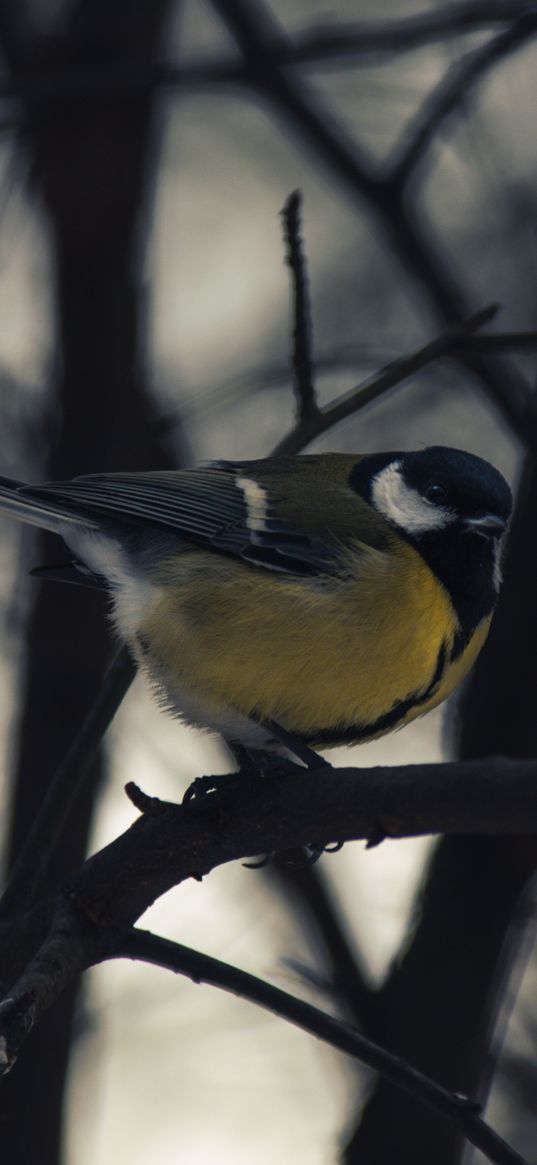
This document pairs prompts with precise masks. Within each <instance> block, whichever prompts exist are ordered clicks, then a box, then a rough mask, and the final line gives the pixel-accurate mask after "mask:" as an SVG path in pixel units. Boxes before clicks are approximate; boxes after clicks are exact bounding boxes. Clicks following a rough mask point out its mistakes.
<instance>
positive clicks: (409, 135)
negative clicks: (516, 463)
mask: <svg viewBox="0 0 537 1165" xmlns="http://www.w3.org/2000/svg"><path fill="white" fill-rule="evenodd" d="M536 33H537V11H536V10H535V8H534V7H533V8H532V9H530V10H529V11H526V12H523V13H522V14H521V15H520V16H519V17H518V18H517V19H516V20H514V21H513V23H512V24H511V25H509V27H508V28H506V29H504V31H503V32H500V33H499V35H498V36H495V37H492V38H491V40H489V41H487V43H486V44H485V45H480V47H479V48H478V49H474V50H472V52H469V53H467V54H465V56H463V57H462V58H461V59H460V60H458V61H455V62H454V64H453V65H451V67H450V68H449V69H448V70H447V73H446V74H445V76H444V77H443V78H442V80H441V81H440V83H439V84H438V85H437V87H436V88H435V89H433V91H432V93H429V95H428V96H427V97H426V98H425V100H424V102H423V104H422V106H421V108H420V109H419V110H418V112H417V114H416V116H415V117H414V119H413V120H412V121H411V123H410V125H409V126H408V128H407V129H406V130H405V132H404V134H403V140H402V141H401V140H400V141H399V142H398V144H397V152H396V155H395V157H393V158H392V159H391V161H389V162H388V163H387V165H386V171H385V173H386V178H387V180H389V181H391V182H393V183H394V184H395V185H396V186H399V187H403V186H404V185H405V184H406V183H407V181H408V179H409V177H410V175H411V174H414V173H415V170H416V167H417V165H418V163H419V162H420V161H421V160H422V159H423V157H424V154H425V152H426V150H427V149H428V148H429V146H430V145H431V144H432V142H433V141H435V140H437V135H438V130H439V128H440V126H441V124H442V122H443V121H445V119H446V118H447V117H449V115H450V114H451V113H453V111H454V110H455V109H457V108H458V107H459V106H460V105H461V102H462V101H465V100H466V99H467V98H468V97H469V96H470V93H471V91H472V89H473V88H474V86H475V85H476V84H477V82H478V81H480V80H481V79H482V78H483V77H484V75H485V73H486V72H487V71H488V70H489V69H491V68H492V67H493V66H494V65H495V64H496V63H497V61H499V60H501V59H502V57H505V56H506V55H507V54H508V53H511V52H513V50H514V49H517V48H520V47H522V46H523V45H524V44H525V43H526V42H527V40H528V39H529V38H530V37H531V36H534V35H535V34H536Z"/></svg>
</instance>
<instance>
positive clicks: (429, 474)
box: [351, 445, 512, 541]
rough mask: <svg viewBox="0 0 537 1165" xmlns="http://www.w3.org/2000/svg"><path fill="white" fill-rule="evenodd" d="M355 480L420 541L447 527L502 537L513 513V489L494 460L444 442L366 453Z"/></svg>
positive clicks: (391, 518)
mask: <svg viewBox="0 0 537 1165" xmlns="http://www.w3.org/2000/svg"><path fill="white" fill-rule="evenodd" d="M351 485H352V486H353V488H354V489H356V490H357V492H358V493H360V494H362V496H363V497H365V498H366V500H367V501H368V502H369V503H370V505H372V506H373V508H374V509H376V510H378V512H379V513H381V514H382V516H383V517H384V518H386V520H387V521H388V522H390V523H391V524H392V525H394V526H397V527H398V528H399V529H400V530H402V531H403V532H404V533H405V534H406V535H408V536H409V537H410V538H412V539H415V540H416V541H419V540H420V539H421V538H424V537H427V536H430V535H432V534H434V533H437V534H440V533H441V532H442V531H448V530H449V531H450V532H453V533H454V532H455V531H457V532H459V533H461V532H463V531H464V532H465V533H474V534H478V535H480V536H481V537H484V538H493V539H494V538H499V537H501V535H502V534H503V533H504V532H505V530H506V527H507V522H508V519H509V515H510V513H511V505H512V499H511V490H510V489H509V486H508V485H507V482H506V481H505V478H503V477H502V475H501V473H499V472H498V470H497V469H495V468H494V466H493V465H490V464H489V462H488V461H484V460H483V458H482V457H476V456H475V455H474V454H473V453H465V452H463V451H462V450H461V449H449V448H447V447H445V446H442V445H433V446H431V447H430V448H429V449H423V450H420V451H418V452H413V453H382V454H373V455H372V456H371V457H365V458H364V459H363V460H362V461H361V462H359V464H358V465H357V466H356V468H355V470H354V471H353V474H352V477H351Z"/></svg>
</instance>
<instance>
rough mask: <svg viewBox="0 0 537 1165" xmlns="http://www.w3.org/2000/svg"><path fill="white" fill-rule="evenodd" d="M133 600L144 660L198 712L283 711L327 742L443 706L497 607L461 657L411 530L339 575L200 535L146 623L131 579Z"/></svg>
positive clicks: (176, 561) (439, 591)
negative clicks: (251, 557) (236, 549)
mask: <svg viewBox="0 0 537 1165" xmlns="http://www.w3.org/2000/svg"><path fill="white" fill-rule="evenodd" d="M200 584H203V585H200ZM122 606H124V608H125V614H126V616H127V617H128V620H129V622H130V629H129V632H128V633H127V638H128V639H129V640H130V641H131V643H132V644H133V646H134V647H135V650H136V652H137V655H138V658H139V660H140V662H141V663H142V664H143V665H145V667H146V669H147V671H148V672H149V673H150V675H151V676H152V677H153V679H155V678H157V681H158V683H159V685H160V686H161V688H162V692H163V694H164V698H165V700H166V702H167V703H168V704H169V705H170V706H171V707H173V708H174V709H175V710H176V711H177V712H178V713H179V714H181V715H182V716H183V717H184V718H185V719H187V720H189V721H190V722H192V723H199V724H200V725H202V726H203V725H206V724H207V723H209V724H210V725H212V726H213V727H214V728H215V729H217V730H219V731H222V730H224V731H227V732H228V734H230V733H231V734H233V718H234V716H238V717H239V719H240V720H241V728H244V724H243V723H242V722H243V720H244V719H245V718H253V720H254V721H255V720H259V721H267V720H275V721H276V722H277V723H279V724H281V725H282V726H283V727H285V728H288V729H289V730H290V731H292V732H294V733H297V734H299V735H300V736H302V737H303V738H305V739H307V740H310V741H312V742H313V743H323V742H325V743H327V744H329V743H337V742H339V741H341V742H343V741H345V740H346V741H351V740H360V739H362V740H363V739H371V738H373V737H375V736H380V735H382V733H384V732H386V731H389V730H390V729H393V728H394V727H397V726H398V725H401V724H404V723H406V722H408V721H409V720H411V719H413V718H414V717H415V716H418V715H421V714H422V713H424V712H426V711H429V709H430V708H432V707H434V706H436V704H438V703H439V702H440V701H441V700H443V699H444V698H445V697H446V696H447V695H448V694H449V693H450V692H451V690H452V689H453V688H454V687H455V686H456V684H457V683H458V682H459V681H460V679H461V678H462V677H463V676H464V675H465V674H466V671H467V670H468V669H469V667H470V666H471V663H473V660H474V658H475V657H476V656H477V654H478V652H479V650H480V647H481V645H482V643H483V641H484V639H485V637H486V634H487V630H488V622H489V621H490V620H484V621H483V623H482V624H481V625H480V627H479V628H478V629H477V631H476V632H475V634H474V635H473V637H472V638H471V640H470V642H469V643H468V645H467V646H466V649H465V650H464V651H463V652H462V653H460V654H459V656H458V658H457V659H456V660H455V661H454V662H453V661H452V660H451V653H452V649H453V645H454V642H455V638H456V635H457V631H458V630H459V627H458V621H457V617H456V614H455V611H454V609H453V606H452V603H451V601H450V599H449V596H448V594H447V592H446V591H445V589H444V588H443V587H442V585H441V584H440V583H439V582H438V580H437V579H436V578H435V576H434V575H433V573H432V571H431V570H430V568H429V567H428V566H427V565H426V563H425V562H424V560H423V559H422V557H421V555H420V554H419V553H418V552H417V551H416V550H415V549H414V548H413V547H412V546H411V545H410V544H407V543H399V547H398V553H397V555H393V554H389V553H383V552H382V551H378V550H373V549H370V548H364V547H361V548H360V553H359V554H356V553H349V554H348V556H347V570H345V569H343V570H342V572H341V574H340V577H339V578H338V579H334V578H333V577H330V578H329V579H327V580H326V581H325V582H323V580H322V577H321V578H316V579H315V580H307V581H306V580H304V579H295V578H293V577H292V576H282V577H278V578H275V577H274V575H270V576H269V575H268V574H265V572H260V571H258V570H256V568H255V567H254V568H252V567H249V566H245V565H244V564H243V563H240V562H234V561H232V560H229V559H227V560H225V561H224V560H221V559H219V558H217V557H216V556H215V555H211V556H210V557H209V556H208V555H207V554H206V553H204V552H203V551H198V550H196V549H193V550H191V551H190V552H189V553H186V554H181V555H180V556H175V557H174V558H173V559H170V560H169V561H168V562H167V563H165V564H164V566H163V568H162V570H161V572H160V580H159V581H158V583H157V582H156V581H155V583H154V585H153V586H152V588H151V594H150V595H146V596H145V597H144V603H143V604H142V605H141V606H140V608H139V617H138V618H139V621H138V625H137V626H134V621H133V619H132V615H133V610H132V602H131V606H130V608H129V598H128V594H127V592H125V594H124V596H123V598H122V597H121V596H119V600H118V608H117V618H118V622H119V623H120V624H121V622H122V618H121V610H122ZM121 629H122V632H123V634H126V632H127V628H126V627H125V625H123V626H122V627H121Z"/></svg>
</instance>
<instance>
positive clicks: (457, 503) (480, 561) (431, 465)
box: [351, 445, 512, 651]
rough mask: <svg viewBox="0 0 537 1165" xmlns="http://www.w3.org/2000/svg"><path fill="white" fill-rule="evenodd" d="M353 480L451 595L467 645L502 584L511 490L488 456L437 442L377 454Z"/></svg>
mask: <svg viewBox="0 0 537 1165" xmlns="http://www.w3.org/2000/svg"><path fill="white" fill-rule="evenodd" d="M351 485H352V486H353V488H354V489H356V491H357V492H358V493H359V494H361V496H362V497H364V498H365V499H366V501H368V502H369V504H370V505H371V506H372V507H373V509H375V510H377V511H378V513H380V514H382V516H383V517H384V518H385V519H386V521H387V522H389V523H390V524H391V525H392V526H395V527H396V529H398V530H399V531H400V532H401V534H402V535H403V536H404V537H405V538H406V539H408V541H410V542H412V543H413V545H414V546H415V547H416V549H417V550H419V552H420V554H421V555H422V556H423V558H424V559H425V560H426V562H427V563H428V564H429V566H430V567H431V569H432V570H433V572H434V573H435V574H436V576H437V578H438V579H439V580H440V582H442V583H443V585H444V586H445V588H446V590H447V591H448V592H449V594H450V596H451V600H452V602H453V605H454V607H455V609H456V611H457V614H458V617H459V624H460V634H459V636H458V640H457V651H458V650H462V647H463V646H464V643H465V642H467V640H468V638H469V637H470V635H471V633H472V631H473V629H474V628H475V627H476V626H477V624H478V623H479V622H480V621H481V619H483V618H484V617H485V616H487V615H489V614H490V613H491V611H492V610H493V608H494V605H495V603H496V600H497V597H498V592H499V588H500V582H501V550H502V542H501V539H502V535H503V534H504V533H505V530H506V528H507V523H508V520H509V516H510V513H511V506H512V499H511V490H510V489H509V486H508V485H507V482H506V481H505V479H504V478H503V477H502V475H501V473H499V472H498V470H497V469H494V466H492V465H490V464H489V462H488V461H484V460H483V459H482V458H481V457H475V456H474V454H473V453H465V452H463V451H462V450H460V449H449V448H446V447H444V446H442V445H434V446H431V448H429V449H423V450H420V451H419V452H414V453H382V454H381V453H378V454H373V455H372V456H371V457H364V458H363V460H362V461H360V462H359V463H358V465H357V466H356V467H355V469H354V470H353V473H352V475H351Z"/></svg>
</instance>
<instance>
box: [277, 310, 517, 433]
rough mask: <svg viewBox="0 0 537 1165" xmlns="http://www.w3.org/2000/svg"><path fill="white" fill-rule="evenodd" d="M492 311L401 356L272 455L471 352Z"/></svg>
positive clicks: (304, 425) (320, 413) (318, 415)
mask: <svg viewBox="0 0 537 1165" xmlns="http://www.w3.org/2000/svg"><path fill="white" fill-rule="evenodd" d="M491 310H493V311H494V312H495V311H496V310H497V309H496V307H495V306H494V309H485V311H484V313H483V312H479V313H478V314H477V315H476V316H472V317H471V318H470V319H469V320H467V321H466V324H465V325H464V330H461V331H459V332H458V331H455V330H454V331H451V332H448V333H446V335H444V336H438V337H437V338H436V339H435V340H431V341H430V343H429V344H425V346H424V347H423V348H418V349H417V350H416V351H415V352H411V353H410V354H409V355H408V356H401V357H400V358H399V359H398V360H394V361H392V362H391V363H390V364H388V365H387V366H386V368H384V369H383V370H382V371H381V372H379V373H377V374H375V376H372V377H368V379H367V380H366V381H365V382H364V383H363V384H360V385H358V386H357V387H356V388H353V389H351V390H350V391H349V392H346V393H343V394H342V395H341V396H339V397H337V398H336V400H335V401H333V402H332V404H331V405H328V406H327V407H326V408H325V409H320V410H319V411H318V413H316V414H315V415H314V416H309V417H307V418H305V419H304V420H303V421H299V422H298V424H297V425H296V426H295V428H294V429H291V431H290V432H289V433H287V435H286V436H285V437H283V439H282V440H281V441H280V442H279V443H278V445H277V446H276V448H275V449H274V450H273V454H278V455H283V454H284V453H285V454H290V453H298V452H299V451H300V450H301V449H303V448H304V447H305V446H306V445H308V444H309V442H310V441H313V440H314V438H315V437H319V436H320V434H321V433H326V432H327V430H328V429H331V428H333V426H334V425H338V424H339V423H340V422H341V421H344V420H346V419H347V417H350V416H353V414H354V413H357V412H359V411H360V410H361V409H363V408H365V407H366V405H369V404H371V403H372V402H373V401H375V400H378V399H379V397H381V396H384V394H385V393H387V392H389V390H390V389H392V388H396V387H397V386H398V385H402V383H403V381H405V380H407V379H408V377H409V376H413V375H414V374H415V373H416V372H419V371H420V369H422V368H425V367H426V365H427V364H431V363H432V362H433V361H434V360H438V359H439V358H440V357H441V356H449V355H456V353H457V352H458V351H459V350H464V348H465V345H468V346H470V348H471V345H472V343H474V342H475V337H473V336H472V335H471V333H472V331H473V329H475V328H479V327H481V326H482V325H483V324H484V323H487V322H488V320H489V319H490V318H491ZM484 339H485V350H486V342H487V341H489V340H492V341H494V337H484ZM534 344H535V338H534V337H533V334H532V345H534ZM531 401H532V397H529V398H528V402H527V407H526V409H525V410H524V414H523V416H522V415H521V417H520V418H519V419H518V422H517V425H516V431H517V432H518V429H519V427H522V426H523V425H526V424H527V420H528V412H529V409H530V404H531ZM516 407H517V405H516V404H514V406H513V412H515V409H516ZM513 427H515V426H513ZM526 435H527V434H526Z"/></svg>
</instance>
